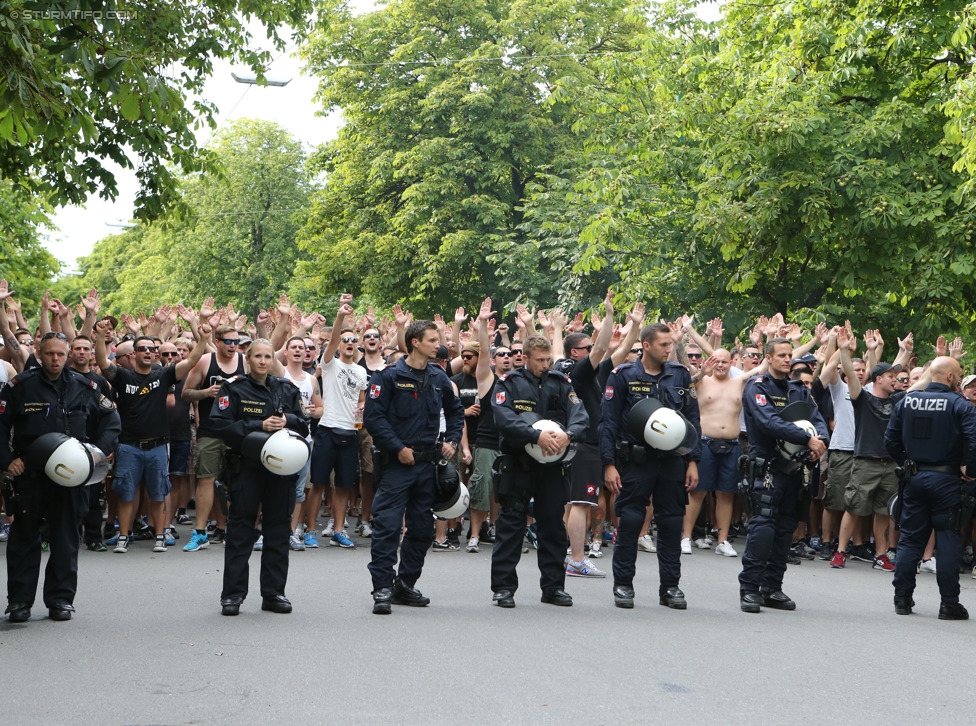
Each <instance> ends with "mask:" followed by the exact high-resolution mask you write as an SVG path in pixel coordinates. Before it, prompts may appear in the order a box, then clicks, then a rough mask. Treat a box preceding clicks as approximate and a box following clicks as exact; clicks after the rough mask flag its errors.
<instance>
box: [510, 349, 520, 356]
mask: <svg viewBox="0 0 976 726" xmlns="http://www.w3.org/2000/svg"><path fill="white" fill-rule="evenodd" d="M512 355H522V350H521V349H515V348H512Z"/></svg>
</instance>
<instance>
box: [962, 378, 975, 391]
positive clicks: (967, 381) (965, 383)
mask: <svg viewBox="0 0 976 726" xmlns="http://www.w3.org/2000/svg"><path fill="white" fill-rule="evenodd" d="M974 382H976V376H966V377H965V378H963V379H962V387H963V388H965V387H966V386H968V385H969V384H970V383H974Z"/></svg>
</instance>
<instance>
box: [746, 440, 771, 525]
mask: <svg viewBox="0 0 976 726" xmlns="http://www.w3.org/2000/svg"><path fill="white" fill-rule="evenodd" d="M768 472H769V462H768V461H767V460H766V459H763V458H760V457H757V458H755V459H753V458H751V457H749V456H747V455H745V454H743V455H742V456H740V457H739V474H740V479H739V495H740V496H741V498H742V509H743V511H744V512H745V513H746V516H748V517H751V516H754V515H760V514H761V515H763V516H765V517H771V516H775V511H774V508H773V506H772V492H773V490H772V488H767V487H765V486H761V487H759V488H758V489H757V488H756V482H757V481H762V482H765V480H766V474H767V473H768Z"/></svg>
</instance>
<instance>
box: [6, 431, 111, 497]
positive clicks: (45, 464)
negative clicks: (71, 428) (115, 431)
mask: <svg viewBox="0 0 976 726" xmlns="http://www.w3.org/2000/svg"><path fill="white" fill-rule="evenodd" d="M25 460H26V462H27V465H28V466H29V467H30V468H31V469H34V470H35V471H43V472H44V475H45V476H46V477H47V478H48V479H50V480H51V481H53V482H54V483H55V484H60V485H61V486H63V487H79V486H85V485H87V484H97V483H98V482H100V481H102V480H103V479H104V478H105V477H106V475H107V474H108V471H109V468H110V465H109V463H108V457H106V456H105V453H104V452H103V451H102V450H101V449H99V448H98V447H97V446H93V445H92V444H83V443H81V442H80V441H78V439H75V438H72V437H71V436H68V435H67V434H61V433H50V434H44V435H43V436H39V437H38V438H37V439H36V440H35V441H34V443H33V444H31V445H30V448H29V449H28V450H27V455H26V457H25Z"/></svg>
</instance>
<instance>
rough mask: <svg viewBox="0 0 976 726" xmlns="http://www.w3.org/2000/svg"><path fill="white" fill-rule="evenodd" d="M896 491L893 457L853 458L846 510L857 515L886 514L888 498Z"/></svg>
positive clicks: (846, 497)
mask: <svg viewBox="0 0 976 726" xmlns="http://www.w3.org/2000/svg"><path fill="white" fill-rule="evenodd" d="M897 493H898V476H897V475H896V474H895V462H894V460H893V459H868V458H864V459H861V458H855V459H854V469H853V471H852V472H851V481H850V483H849V484H848V485H847V491H846V492H845V499H846V503H847V511H848V512H850V513H851V514H853V515H855V516H857V517H867V516H868V515H870V514H887V513H888V500H889V499H891V495H892V494H897Z"/></svg>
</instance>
